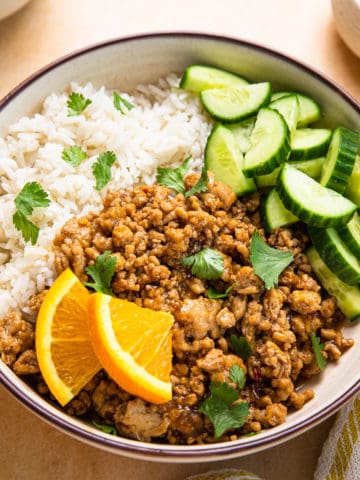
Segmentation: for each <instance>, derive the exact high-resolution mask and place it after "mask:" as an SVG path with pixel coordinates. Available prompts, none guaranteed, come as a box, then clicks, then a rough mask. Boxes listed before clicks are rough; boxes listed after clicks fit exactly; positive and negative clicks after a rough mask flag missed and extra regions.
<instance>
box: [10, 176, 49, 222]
mask: <svg viewBox="0 0 360 480" xmlns="http://www.w3.org/2000/svg"><path fill="white" fill-rule="evenodd" d="M14 202H15V206H16V208H17V209H18V210H19V211H20V212H21V213H23V214H24V215H31V214H32V213H33V211H34V208H36V207H48V206H49V205H50V200H49V196H48V194H47V192H45V190H44V189H43V188H42V186H41V185H40V184H39V183H37V182H28V183H25V185H24V187H23V189H22V190H21V192H20V193H19V194H18V196H17V197H16V198H15V200H14Z"/></svg>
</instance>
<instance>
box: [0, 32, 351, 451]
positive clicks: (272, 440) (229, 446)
mask: <svg viewBox="0 0 360 480" xmlns="http://www.w3.org/2000/svg"><path fill="white" fill-rule="evenodd" d="M174 37H179V38H202V39H204V40H215V41H221V42H227V43H233V44H237V45H241V46H243V47H247V48H251V49H253V50H258V51H260V52H263V53H265V54H267V55H270V56H273V57H276V58H279V59H281V60H283V61H285V62H287V63H290V64H292V65H294V66H295V67H297V68H298V69H300V70H303V71H305V72H306V73H308V74H309V75H311V76H313V77H316V78H317V79H318V80H319V81H321V82H322V83H325V84H326V85H327V86H328V87H329V88H330V89H332V90H334V92H336V93H337V94H338V95H340V96H342V97H343V98H344V99H345V100H346V101H347V102H349V103H350V104H351V106H352V107H353V108H354V109H355V110H356V111H357V112H358V113H359V114H360V104H359V103H358V102H357V101H356V100H355V99H354V98H353V97H352V96H351V95H349V94H348V93H347V92H346V91H345V90H344V89H343V88H342V87H340V86H339V85H337V84H336V83H335V82H333V81H332V80H330V79H328V78H327V77H326V76H324V75H323V74H320V73H319V72H317V71H314V70H313V69H312V68H310V67H309V66H307V65H305V64H303V63H301V62H299V61H297V60H295V59H293V58H291V57H289V56H287V55H284V54H282V53H278V52H276V51H275V50H272V49H270V48H268V47H264V46H262V45H259V44H256V43H252V42H248V41H244V40H241V39H237V38H232V37H227V36H223V35H216V34H208V33H195V32H182V31H179V32H161V33H144V34H140V35H132V36H127V37H120V38H115V39H111V40H108V41H105V42H99V43H96V44H94V45H91V46H89V47H85V48H82V49H78V50H76V51H74V52H72V53H69V54H67V55H64V56H62V57H60V58H59V59H57V60H55V61H54V62H51V63H49V64H48V65H46V66H45V67H43V68H41V69H39V70H38V71H36V72H35V73H34V74H32V75H31V76H29V77H28V78H27V79H25V80H24V81H23V82H21V83H20V84H19V85H18V86H17V87H15V88H14V89H12V90H11V91H10V92H9V93H8V94H7V95H6V96H5V97H4V98H3V99H2V100H1V101H0V111H1V110H2V109H3V108H4V107H5V106H6V105H7V104H8V102H10V101H11V100H12V99H13V98H14V97H15V96H17V95H18V94H19V93H20V92H21V91H22V90H24V89H25V88H27V86H28V85H30V84H31V83H32V82H33V81H35V80H36V79H38V78H40V77H41V76H43V75H45V74H46V73H47V72H49V71H51V70H52V69H54V68H56V67H58V66H60V65H62V64H64V63H66V62H67V61H69V60H71V59H73V58H75V57H78V56H81V55H83V54H87V53H89V52H91V51H94V50H97V49H99V48H105V47H108V46H111V45H116V44H119V43H125V42H136V41H139V40H146V39H152V38H164V39H166V38H174ZM0 381H1V382H2V384H3V385H4V386H5V387H6V388H7V390H9V392H10V393H12V394H13V395H14V396H15V397H16V398H17V399H18V400H20V402H21V403H23V404H24V405H25V406H26V407H27V408H29V409H30V410H32V411H33V412H34V413H36V414H37V415H38V416H40V417H42V418H43V419H45V420H46V421H47V422H48V423H50V424H54V425H55V426H57V427H58V428H59V429H61V430H62V431H64V432H66V433H71V434H72V435H74V436H75V437H78V438H81V439H82V440H83V441H85V442H86V443H88V444H91V445H93V446H98V447H99V444H101V446H102V447H108V448H111V449H112V450H113V451H118V452H119V453H121V452H123V453H124V454H125V455H126V454H128V455H129V456H133V457H136V456H143V457H147V458H148V459H154V460H156V457H159V456H160V457H167V458H169V460H170V459H171V458H173V459H176V458H177V459H178V460H181V459H184V460H185V459H191V458H194V459H196V458H199V457H212V458H213V459H214V460H215V459H217V458H220V457H224V456H229V457H230V456H236V455H241V454H242V453H245V452H247V451H249V452H252V451H256V450H259V449H261V448H267V447H270V446H271V444H278V443H282V442H284V441H286V440H287V439H289V438H290V437H293V436H296V435H299V434H300V433H302V432H303V431H304V430H307V429H309V428H311V427H314V426H315V425H317V424H319V423H320V422H321V421H323V420H325V419H326V418H328V417H329V416H330V415H332V414H333V413H335V412H336V411H337V410H338V409H339V408H340V407H341V406H342V405H344V404H345V403H346V402H347V401H348V400H350V399H351V398H352V397H353V396H354V395H355V394H356V393H357V392H359V391H360V380H357V381H356V382H355V383H354V384H353V385H352V386H351V387H350V388H348V390H347V391H345V392H344V393H343V395H342V396H341V398H338V399H336V400H335V401H333V402H332V403H330V404H329V405H327V406H326V407H325V408H323V409H322V410H320V411H319V412H318V413H317V414H316V415H314V416H311V417H309V418H308V419H306V420H305V421H301V422H297V423H296V424H294V425H293V426H290V427H289V428H288V429H286V430H285V431H280V432H276V430H274V434H272V435H271V434H270V435H267V436H266V437H261V435H259V436H255V437H252V439H251V440H245V439H241V443H240V442H236V441H235V442H227V443H224V444H221V443H216V444H214V445H206V446H205V445H204V446H191V445H189V446H182V448H179V447H177V446H172V445H171V446H170V445H164V447H162V446H161V444H155V443H149V444H148V445H144V444H143V443H137V442H136V441H132V440H127V439H124V441H122V439H121V437H111V436H110V435H107V436H104V435H103V434H101V433H100V432H99V433H97V432H96V430H95V429H94V431H93V432H89V431H88V430H87V429H85V428H82V427H80V426H78V425H77V424H76V425H75V424H73V423H71V421H70V417H69V421H67V420H65V419H63V418H60V417H56V416H54V414H53V413H52V412H51V411H49V410H47V409H46V408H44V407H43V406H42V405H40V404H36V403H33V401H32V400H31V398H30V397H29V396H28V395H27V394H26V393H25V392H24V391H23V390H22V389H21V387H20V386H19V385H16V384H14V383H13V382H12V381H11V380H10V379H9V378H8V377H7V376H6V375H5V374H4V373H3V372H1V371H0Z"/></svg>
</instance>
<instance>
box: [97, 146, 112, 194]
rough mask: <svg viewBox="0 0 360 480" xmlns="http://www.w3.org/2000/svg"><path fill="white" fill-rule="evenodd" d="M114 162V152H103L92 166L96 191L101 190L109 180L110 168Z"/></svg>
mask: <svg viewBox="0 0 360 480" xmlns="http://www.w3.org/2000/svg"><path fill="white" fill-rule="evenodd" d="M115 160H116V155H115V153H114V152H110V151H108V152H105V153H102V154H101V155H99V156H98V158H97V160H96V162H95V163H93V165H92V171H93V174H94V177H95V180H96V190H99V191H100V190H102V189H103V188H104V187H105V186H106V185H107V184H108V183H109V181H110V179H111V167H112V165H113V163H114V162H115Z"/></svg>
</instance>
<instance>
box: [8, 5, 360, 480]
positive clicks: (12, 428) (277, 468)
mask: <svg viewBox="0 0 360 480" xmlns="http://www.w3.org/2000/svg"><path fill="white" fill-rule="evenodd" d="M169 30H177V31H198V32H207V33H217V34H226V35H230V36H234V37H238V38H242V39H246V40H251V41H254V42H256V43H260V44H263V45H266V46H268V47H273V48H275V49H277V50H279V51H282V52H283V53H286V54H289V55H291V56H292V57H294V58H296V59H297V60H300V61H302V62H304V63H306V64H307V65H309V66H312V67H313V68H315V69H317V70H318V71H320V72H321V73H323V74H325V75H326V76H327V77H329V78H331V79H332V80H334V81H335V82H337V83H338V84H339V85H341V86H342V87H343V88H344V89H345V90H347V91H348V92H349V93H350V94H351V95H352V96H354V97H355V98H356V99H357V100H360V81H359V79H360V60H359V59H357V58H356V57H355V56H354V55H353V54H352V53H351V52H350V51H348V50H347V48H346V47H345V46H344V44H343V43H342V41H341V40H340V38H339V37H338V35H337V33H336V30H335V27H334V23H333V20H332V16H331V4H330V0H316V1H314V0H272V1H269V0H251V1H245V0H221V1H220V2H219V1H214V0H195V1H194V0H182V1H179V0H127V1H120V0H76V1H74V0H33V1H32V2H31V3H30V4H29V5H28V6H26V7H25V8H24V9H23V10H21V11H20V12H18V13H17V14H15V15H14V16H12V17H10V18H8V19H6V20H4V21H3V22H0V72H1V76H0V97H2V96H4V95H5V94H6V93H8V92H9V91H10V90H11V89H12V88H13V87H15V86H16V85H17V84H18V83H19V82H21V81H22V80H24V79H25V78H26V77H27V76H28V75H30V74H31V73H33V72H34V71H35V70H36V69H37V68H40V67H42V66H44V65H45V64H46V63H48V62H50V61H53V60H55V59H56V58H57V57H59V56H61V55H63V54H66V53H69V52H71V51H72V50H74V49H78V48H81V47H84V46H87V45H89V44H91V43H95V42H98V41H101V40H106V39H110V38H114V37H119V36H125V35H130V34H135V33H144V32H159V31H169ZM332 420H333V419H329V420H327V421H326V422H324V423H322V424H321V425H320V426H318V427H316V428H314V429H312V430H310V431H309V432H307V433H305V434H303V435H301V436H299V437H297V438H295V439H294V440H291V441H289V442H287V443H285V444H283V445H280V446H278V447H273V448H270V449H268V450H266V451H264V452H261V453H258V454H255V455H250V456H247V457H243V458H240V459H238V460H232V461H230V462H227V463H226V464H225V463H223V462H222V463H212V464H210V465H206V464H191V465H170V464H155V463H148V462H142V461H135V460H130V459H126V458H123V457H120V456H114V455H110V454H107V453H104V452H102V451H100V450H96V449H94V448H92V447H89V446H86V445H83V444H82V443H80V442H78V441H76V440H73V439H72V438H70V437H68V436H66V435H64V434H62V433H59V432H58V431H57V430H55V429H54V428H52V427H50V426H49V425H47V424H45V423H44V422H43V421H41V420H39V419H38V418H37V417H35V416H34V415H33V414H32V413H30V412H28V411H27V410H26V409H25V408H24V407H22V406H21V405H20V404H19V403H18V402H17V401H15V400H14V399H13V398H12V397H11V396H10V395H9V394H8V393H7V392H6V391H5V390H4V388H3V387H0V425H1V429H0V480H4V479H7V480H22V479H26V480H35V479H36V480H43V479H44V480H45V479H49V478H51V479H52V480H57V479H62V480H63V479H64V480H73V479H78V478H81V479H83V480H88V479H89V480H93V479H94V480H97V479H103V478H116V479H129V480H145V479H146V480H147V479H154V480H165V479H166V480H183V479H184V477H185V476H186V475H190V474H194V473H196V472H200V471H206V470H208V469H215V468H220V467H224V466H225V465H226V466H231V467H235V466H238V467H242V468H245V469H248V470H250V471H253V472H255V473H258V474H259V475H261V476H263V477H264V478H266V480H275V479H276V480H282V479H285V478H288V479H291V480H310V479H312V476H313V472H314V469H315V465H316V462H317V459H318V456H319V454H320V451H321V446H322V444H323V441H324V440H325V438H326V436H327V433H328V431H329V428H330V427H331V424H332Z"/></svg>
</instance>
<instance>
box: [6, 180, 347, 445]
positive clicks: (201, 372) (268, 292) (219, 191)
mask: <svg viewBox="0 0 360 480" xmlns="http://www.w3.org/2000/svg"><path fill="white" fill-rule="evenodd" d="M198 178H199V176H198V175H195V174H191V175H189V176H188V177H186V179H185V188H186V189H187V190H189V189H190V188H192V187H193V186H194V185H195V184H196V182H197V180H198ZM260 202H261V198H260V194H259V193H258V192H257V193H254V194H252V195H249V196H246V197H243V198H242V199H241V200H239V199H237V198H236V196H235V194H234V193H233V192H232V190H231V189H230V188H229V187H227V186H226V185H224V184H222V183H218V182H214V180H213V178H212V177H211V178H210V182H209V184H208V186H207V190H206V191H204V192H201V193H198V194H196V195H192V196H189V197H185V196H184V195H183V194H175V193H174V192H173V191H171V190H170V189H168V188H166V187H164V186H159V185H153V186H138V187H136V188H134V189H133V190H120V191H117V192H109V193H108V194H107V196H106V198H105V199H104V208H103V209H102V210H101V211H99V212H93V213H89V214H88V215H86V216H84V217H82V218H72V219H70V220H69V221H68V222H66V224H65V225H64V226H63V227H62V229H61V230H60V231H59V233H58V234H57V235H56V238H55V240H54V254H55V266H56V269H57V272H58V273H60V272H62V271H63V270H64V269H65V268H68V267H70V268H71V269H72V270H73V271H74V272H75V274H76V275H77V276H78V277H79V279H80V280H81V281H83V282H85V281H89V276H88V274H87V273H86V267H87V266H89V265H92V264H94V262H95V260H96V258H97V257H98V255H100V254H102V253H104V252H105V251H108V250H110V251H111V255H112V256H113V257H114V258H115V259H116V266H115V274H114V277H113V279H112V285H111V287H112V291H113V293H114V295H116V296H117V297H119V298H125V299H127V300H130V301H133V302H136V304H138V305H139V306H144V307H148V308H152V309H154V310H165V311H168V312H170V313H172V315H173V316H174V319H175V322H174V326H173V331H172V339H173V366H172V371H171V383H172V390H173V398H172V400H171V401H170V402H168V403H165V404H162V405H152V404H149V403H147V402H145V401H144V400H142V399H140V398H136V397H134V396H133V395H130V394H129V393H127V392H125V391H124V390H123V389H122V388H120V387H119V386H118V385H116V384H115V383H114V382H113V381H112V380H111V379H110V378H109V377H108V376H107V374H106V373H105V372H104V371H100V372H99V373H98V374H97V375H96V376H95V377H94V378H93V379H92V380H91V381H90V382H89V383H88V384H87V385H86V386H85V388H84V389H83V390H82V391H81V392H80V393H79V394H78V395H77V396H76V397H75V398H74V399H73V400H72V401H71V402H69V404H68V405H67V406H66V407H65V411H66V412H67V413H69V414H70V415H77V416H86V418H89V419H90V420H92V421H94V422H96V423H99V424H105V425H111V426H113V427H114V428H115V429H116V431H117V432H118V433H119V434H120V435H124V436H127V437H130V438H133V439H138V440H143V441H160V442H167V443H170V444H203V443H209V442H210V443H212V442H214V427H213V424H212V422H211V421H210V419H209V418H208V417H207V416H206V415H204V414H203V413H202V412H201V411H200V410H199V409H200V408H201V405H202V404H203V402H204V400H205V399H206V398H208V397H209V386H210V385H211V384H213V383H214V382H216V384H220V385H221V384H222V383H226V384H228V387H229V388H232V389H235V391H236V396H237V399H236V402H237V403H239V402H240V403H241V402H247V403H248V404H249V412H250V413H249V416H248V418H247V420H246V422H245V423H244V425H243V426H242V427H239V428H236V429H230V430H229V431H228V432H225V433H224V434H223V435H222V437H221V439H219V440H221V441H222V440H234V439H236V438H238V437H241V436H242V435H243V434H249V433H251V432H259V431H261V430H262V429H264V428H271V427H274V426H276V425H279V424H281V423H282V422H284V421H285V419H286V415H287V413H288V411H291V410H294V409H299V408H301V407H302V406H303V405H304V403H306V402H307V401H309V400H311V399H312V398H313V396H314V392H313V391H312V390H311V389H307V388H302V387H300V386H301V385H302V383H303V381H304V379H305V378H309V377H312V376H313V375H317V374H318V373H319V371H320V370H319V367H318V365H317V363H316V360H315V358H314V353H313V347H312V343H311V339H310V334H311V333H315V334H316V335H317V336H318V337H320V340H321V342H322V343H324V350H323V354H324V356H325V357H326V358H327V359H328V360H337V359H338V358H339V357H340V356H341V355H342V354H343V353H344V352H345V351H346V350H347V349H348V348H350V347H351V346H352V344H353V342H352V340H351V339H345V338H344V337H343V335H342V333H341V328H342V324H343V319H344V317H343V315H342V313H341V312H340V310H339V309H338V308H337V305H336V301H335V300H334V298H331V297H329V296H327V295H326V294H325V292H324V291H323V290H322V288H321V286H320V284H319V283H318V281H317V279H316V278H315V276H314V274H313V272H312V270H311V266H310V264H309V262H308V260H307V257H306V255H305V253H304V251H305V248H306V247H307V245H308V237H307V235H306V233H305V232H304V230H303V229H302V227H301V224H299V225H295V226H294V227H293V228H280V229H277V230H275V231H273V232H272V233H271V234H270V235H268V238H267V242H268V244H269V245H270V246H271V247H274V248H278V249H281V250H284V251H291V253H292V254H293V255H294V260H293V262H292V263H291V264H290V265H289V266H288V267H287V268H286V269H285V270H284V271H283V272H282V273H281V275H280V276H279V281H278V285H275V286H274V287H273V288H270V289H266V288H265V285H264V282H263V281H262V279H261V278H260V277H259V276H258V275H257V274H256V272H255V271H254V268H253V266H252V264H251V262H250V241H251V237H252V235H253V233H254V231H255V230H256V229H258V230H259V229H260V230H261V223H260V219H261V217H260V214H259V207H260ZM261 234H262V235H263V231H262V230H261ZM204 248H211V249H213V250H215V251H216V252H218V253H219V254H220V256H221V258H222V259H223V271H222V274H220V275H219V278H216V279H211V280H205V279H203V278H201V276H200V275H193V274H192V272H191V269H190V268H189V267H186V266H184V265H183V264H182V260H183V259H184V258H185V257H188V256H191V255H195V254H197V253H198V252H200V251H201V250H202V249H204ZM45 293H46V292H42V293H40V294H39V295H37V296H34V297H33V298H32V299H31V301H30V308H31V309H33V311H34V312H37V311H38V310H39V308H40V305H41V302H42V300H43V298H44V295H45ZM239 337H244V338H243V339H242V340H243V341H244V339H245V342H246V345H247V351H246V354H245V352H244V351H239V350H238V348H239V345H240V339H239ZM237 342H238V343H237ZM0 353H1V359H2V360H3V361H5V363H7V364H8V365H10V366H13V369H14V371H15V372H16V373H17V374H19V375H23V376H24V378H26V379H27V380H28V381H29V382H30V383H31V384H33V385H36V388H37V390H38V392H39V393H40V394H41V395H44V396H49V395H50V394H49V391H48V388H47V387H46V385H45V383H44V381H43V379H42V377H41V375H40V374H39V372H38V366H37V362H36V355H35V352H34V325H33V324H31V323H29V322H27V321H26V319H24V318H22V316H21V315H20V313H19V312H11V313H9V314H8V315H7V316H5V317H4V318H2V319H0ZM234 366H237V367H239V368H240V369H242V370H243V373H244V375H245V378H246V383H245V385H243V386H242V388H240V387H239V386H238V384H237V383H236V382H234V381H233V380H234V379H233V377H229V374H230V371H231V369H232V368H233V367H234Z"/></svg>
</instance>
